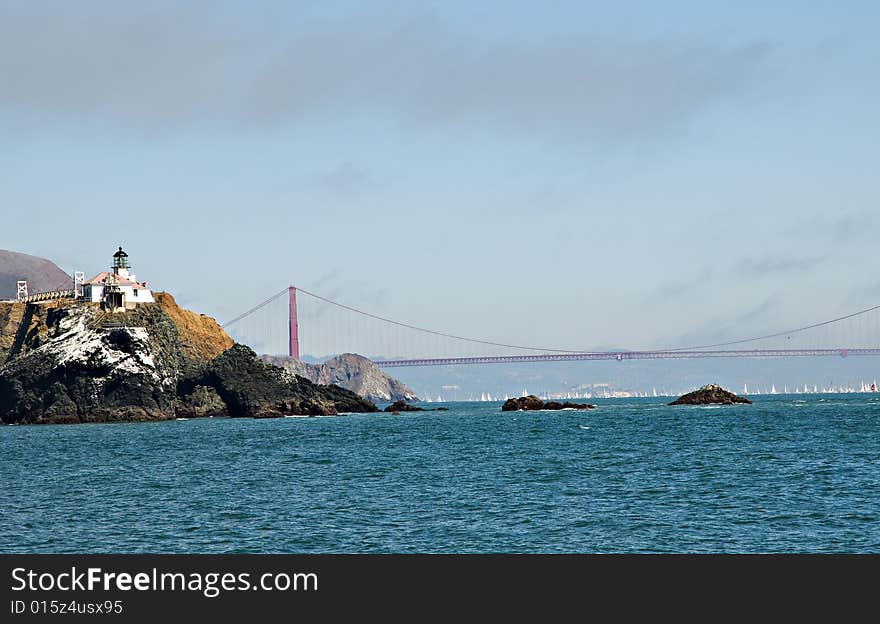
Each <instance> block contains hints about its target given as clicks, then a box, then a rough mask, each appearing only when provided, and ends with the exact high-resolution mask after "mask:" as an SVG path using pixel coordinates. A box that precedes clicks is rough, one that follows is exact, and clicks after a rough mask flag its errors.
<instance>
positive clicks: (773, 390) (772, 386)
mask: <svg viewBox="0 0 880 624" xmlns="http://www.w3.org/2000/svg"><path fill="white" fill-rule="evenodd" d="M770 394H776V385H775V384H773V385H771V386H770Z"/></svg>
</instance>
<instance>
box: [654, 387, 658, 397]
mask: <svg viewBox="0 0 880 624" xmlns="http://www.w3.org/2000/svg"><path fill="white" fill-rule="evenodd" d="M654 396H657V388H656V387H655V388H654Z"/></svg>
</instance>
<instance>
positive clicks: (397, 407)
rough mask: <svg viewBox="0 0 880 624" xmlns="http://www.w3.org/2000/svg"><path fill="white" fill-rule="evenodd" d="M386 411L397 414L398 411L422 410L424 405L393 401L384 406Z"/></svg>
mask: <svg viewBox="0 0 880 624" xmlns="http://www.w3.org/2000/svg"><path fill="white" fill-rule="evenodd" d="M385 411H386V412H392V413H394V414H397V413H399V412H424V411H425V408H424V407H419V406H417V405H410V404H409V403H407V402H406V401H395V402H394V403H392V404H391V405H389V406H388V407H386V408H385Z"/></svg>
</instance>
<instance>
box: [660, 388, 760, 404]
mask: <svg viewBox="0 0 880 624" xmlns="http://www.w3.org/2000/svg"><path fill="white" fill-rule="evenodd" d="M734 403H748V404H751V401H749V400H748V399H746V398H743V397H741V396H737V395H735V394H734V393H733V392H728V391H727V390H725V389H724V388H722V387H721V386H719V385H717V384H709V385H706V386H703V387H702V388H700V389H699V390H694V391H693V392H689V393H687V394H685V395H683V396H680V397H678V398H677V399H675V400H674V401H673V402H672V403H670V405H733V404H734Z"/></svg>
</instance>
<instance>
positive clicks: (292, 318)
mask: <svg viewBox="0 0 880 624" xmlns="http://www.w3.org/2000/svg"><path fill="white" fill-rule="evenodd" d="M287 296H288V304H287V337H288V344H287V355H289V356H290V357H292V358H296V359H297V360H298V359H299V321H298V320H297V317H296V288H295V287H294V286H290V287H288V289H287Z"/></svg>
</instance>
